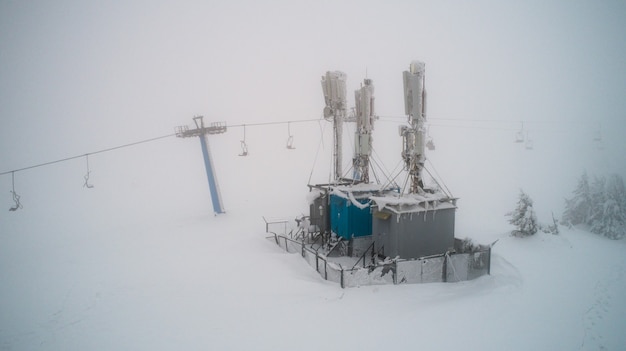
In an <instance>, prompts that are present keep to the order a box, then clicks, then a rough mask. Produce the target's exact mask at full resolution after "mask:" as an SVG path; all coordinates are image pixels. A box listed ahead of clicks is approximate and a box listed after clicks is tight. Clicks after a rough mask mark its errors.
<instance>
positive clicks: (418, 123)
mask: <svg viewBox="0 0 626 351" xmlns="http://www.w3.org/2000/svg"><path fill="white" fill-rule="evenodd" d="M424 73H425V64H424V63H423V62H420V61H413V62H411V65H410V66H409V70H408V71H404V72H402V78H403V81H404V110H405V113H406V115H407V116H408V123H409V126H401V127H400V135H401V136H402V141H403V146H402V159H403V160H404V167H405V169H406V170H407V171H408V172H409V177H410V178H411V188H410V190H409V192H410V193H419V192H421V191H423V189H424V182H423V180H422V170H423V169H424V162H426V154H425V150H424V149H425V142H424V141H425V126H424V124H425V122H426V90H425V88H424Z"/></svg>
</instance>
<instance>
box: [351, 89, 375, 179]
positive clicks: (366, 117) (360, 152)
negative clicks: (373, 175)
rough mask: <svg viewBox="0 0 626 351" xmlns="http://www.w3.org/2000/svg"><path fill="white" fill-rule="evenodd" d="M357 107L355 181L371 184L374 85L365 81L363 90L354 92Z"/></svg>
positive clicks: (353, 160)
mask: <svg viewBox="0 0 626 351" xmlns="http://www.w3.org/2000/svg"><path fill="white" fill-rule="evenodd" d="M354 102H355V105H356V132H355V136H354V142H355V146H354V158H353V159H352V168H353V169H354V177H353V178H354V180H358V181H361V182H364V183H369V158H370V155H371V154H372V130H373V129H374V85H373V84H372V80H371V79H367V78H366V79H365V80H364V81H363V85H362V86H361V89H359V90H356V91H355V92H354Z"/></svg>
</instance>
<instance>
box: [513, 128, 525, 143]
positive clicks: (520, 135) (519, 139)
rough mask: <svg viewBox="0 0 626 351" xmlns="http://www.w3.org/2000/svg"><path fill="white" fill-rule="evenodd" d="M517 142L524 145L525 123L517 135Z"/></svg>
mask: <svg viewBox="0 0 626 351" xmlns="http://www.w3.org/2000/svg"><path fill="white" fill-rule="evenodd" d="M515 142H516V143H523V142H524V123H522V129H520V130H519V132H517V133H515Z"/></svg>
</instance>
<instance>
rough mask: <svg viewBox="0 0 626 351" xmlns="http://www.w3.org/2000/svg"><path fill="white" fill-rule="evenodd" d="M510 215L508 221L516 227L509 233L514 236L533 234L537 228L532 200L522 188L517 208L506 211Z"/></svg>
mask: <svg viewBox="0 0 626 351" xmlns="http://www.w3.org/2000/svg"><path fill="white" fill-rule="evenodd" d="M507 216H509V217H511V219H509V223H511V224H513V225H514V226H516V227H517V229H516V230H514V231H513V232H512V233H511V234H513V235H515V236H529V235H533V234H535V233H536V232H537V230H538V224H537V216H536V215H535V211H534V210H533V200H532V199H531V198H530V196H528V195H527V194H526V193H525V192H524V191H523V190H520V195H519V200H518V201H517V208H516V209H515V210H514V211H512V212H509V213H507Z"/></svg>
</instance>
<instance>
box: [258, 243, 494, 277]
mask: <svg viewBox="0 0 626 351" xmlns="http://www.w3.org/2000/svg"><path fill="white" fill-rule="evenodd" d="M270 238H271V237H270ZM273 239H274V241H275V242H276V245H278V246H279V247H281V248H283V249H284V250H285V251H287V252H289V253H300V254H301V255H302V257H303V258H304V259H305V260H306V261H307V263H308V264H309V266H311V267H313V268H314V269H315V270H316V271H317V272H318V273H319V274H320V276H321V277H322V278H324V279H325V280H330V281H333V282H336V283H339V284H340V285H341V287H342V288H351V287H358V286H366V285H383V284H416V283H436V282H459V281H464V280H471V279H475V278H478V277H480V276H482V275H485V274H489V271H490V266H491V247H489V246H480V247H478V248H477V249H475V250H474V251H472V252H465V253H445V254H441V255H435V256H429V257H423V258H420V259H415V260H395V261H392V262H388V263H386V262H380V263H379V264H378V265H375V266H374V265H372V266H367V267H354V268H349V267H343V266H342V265H341V264H339V263H338V262H333V261H332V259H330V260H329V258H328V257H326V256H325V255H324V254H321V253H319V252H318V250H316V249H314V248H313V247H311V246H309V245H307V244H305V243H304V242H303V241H296V240H293V239H291V238H288V237H286V236H283V235H278V234H274V236H273Z"/></svg>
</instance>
